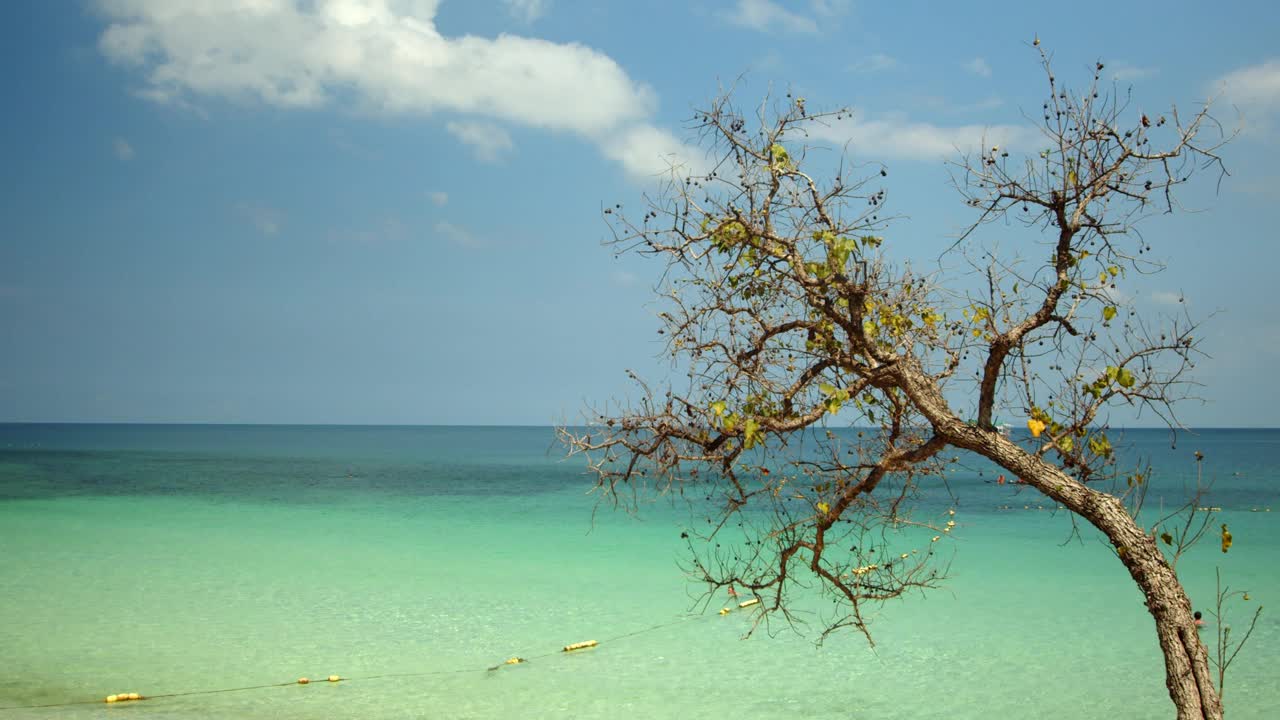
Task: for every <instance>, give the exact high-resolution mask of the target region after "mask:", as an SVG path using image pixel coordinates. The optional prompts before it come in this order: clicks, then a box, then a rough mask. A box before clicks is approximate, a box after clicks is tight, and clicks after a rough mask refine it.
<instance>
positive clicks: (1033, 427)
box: [1027, 418, 1045, 437]
mask: <svg viewBox="0 0 1280 720" xmlns="http://www.w3.org/2000/svg"><path fill="white" fill-rule="evenodd" d="M1044 427H1045V426H1044V423H1043V422H1041V421H1039V420H1036V419H1035V418H1031V419H1030V420H1028V421H1027V429H1028V430H1030V431H1031V435H1032V437H1040V433H1042V432H1044Z"/></svg>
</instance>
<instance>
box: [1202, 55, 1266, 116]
mask: <svg viewBox="0 0 1280 720" xmlns="http://www.w3.org/2000/svg"><path fill="white" fill-rule="evenodd" d="M1212 92H1213V93H1214V94H1215V95H1216V94H1221V95H1222V97H1223V99H1224V100H1225V101H1226V102H1227V103H1230V104H1231V105H1234V106H1236V107H1237V108H1239V110H1240V112H1241V114H1243V116H1244V123H1245V129H1246V130H1265V129H1266V128H1268V127H1269V126H1270V124H1271V121H1272V119H1273V118H1272V116H1273V115H1275V114H1277V113H1280V59H1272V60H1268V61H1267V62H1264V63H1262V64H1260V65H1251V66H1249V67H1243V68H1240V69H1238V70H1233V71H1231V72H1229V73H1227V74H1226V75H1223V76H1222V77H1220V78H1218V80H1217V81H1216V82H1215V83H1214V87H1213V89H1212Z"/></svg>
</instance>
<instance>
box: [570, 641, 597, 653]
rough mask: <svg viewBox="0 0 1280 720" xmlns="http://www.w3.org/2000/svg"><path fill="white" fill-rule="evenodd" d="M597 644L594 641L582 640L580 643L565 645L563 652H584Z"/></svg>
mask: <svg viewBox="0 0 1280 720" xmlns="http://www.w3.org/2000/svg"><path fill="white" fill-rule="evenodd" d="M599 644H600V643H598V642H596V641H595V640H583V641H582V642H576V643H574V644H572V645H565V646H564V652H573V651H574V650H585V649H587V648H593V647H595V646H596V645H599Z"/></svg>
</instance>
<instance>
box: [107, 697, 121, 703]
mask: <svg viewBox="0 0 1280 720" xmlns="http://www.w3.org/2000/svg"><path fill="white" fill-rule="evenodd" d="M119 699H120V696H119V695H108V696H107V702H109V703H113V702H115V701H117V700H119Z"/></svg>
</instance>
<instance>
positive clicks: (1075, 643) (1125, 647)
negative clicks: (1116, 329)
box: [0, 425, 1280, 719]
mask: <svg viewBox="0 0 1280 720" xmlns="http://www.w3.org/2000/svg"><path fill="white" fill-rule="evenodd" d="M1128 440H1129V442H1131V443H1132V444H1133V445H1134V447H1133V449H1132V450H1131V451H1130V452H1131V453H1132V454H1133V455H1135V456H1136V455H1139V454H1140V455H1143V456H1147V457H1150V458H1151V460H1152V462H1153V463H1154V464H1155V465H1156V468H1157V482H1158V483H1159V485H1158V487H1157V492H1156V495H1160V494H1161V493H1164V494H1166V495H1167V496H1168V497H1169V502H1173V501H1174V499H1175V498H1176V497H1180V489H1181V487H1182V484H1183V483H1184V482H1186V481H1188V480H1189V479H1191V478H1193V477H1194V475H1193V473H1194V469H1195V463H1194V460H1193V459H1192V457H1191V454H1192V452H1193V451H1194V450H1200V451H1202V452H1204V453H1205V455H1206V461H1205V465H1206V470H1207V474H1208V475H1209V476H1211V477H1214V478H1216V479H1217V484H1216V487H1215V495H1214V498H1213V504H1214V505H1218V506H1222V507H1223V511H1222V513H1221V514H1220V515H1221V520H1220V521H1221V522H1227V523H1230V525H1231V528H1232V532H1233V534H1234V535H1235V538H1236V543H1235V546H1234V547H1233V548H1232V551H1231V553H1230V554H1228V555H1223V554H1222V553H1220V552H1219V551H1218V549H1217V547H1216V543H1215V542H1214V541H1213V540H1214V539H1213V538H1210V539H1209V540H1208V541H1206V542H1204V543H1203V544H1202V545H1200V546H1198V547H1197V548H1196V549H1194V550H1193V551H1192V553H1191V554H1190V555H1189V556H1188V557H1186V558H1184V559H1183V560H1182V563H1181V565H1180V571H1181V574H1182V576H1183V578H1184V582H1185V583H1186V584H1187V585H1188V588H1189V590H1190V592H1191V593H1192V596H1193V597H1194V598H1196V600H1197V602H1199V603H1200V604H1201V605H1204V604H1206V603H1207V602H1209V601H1210V600H1211V599H1212V596H1213V583H1214V576H1213V574H1214V568H1215V567H1220V568H1221V569H1222V571H1223V573H1224V578H1226V579H1227V581H1228V582H1229V583H1230V584H1231V585H1232V586H1233V587H1238V588H1241V589H1245V588H1247V589H1249V590H1250V592H1251V597H1252V600H1251V601H1250V602H1249V603H1244V602H1243V601H1237V602H1236V604H1235V605H1234V606H1233V608H1232V612H1233V616H1234V617H1236V618H1239V619H1243V618H1244V617H1245V616H1246V614H1247V613H1251V612H1252V607H1254V605H1255V604H1257V603H1262V604H1265V605H1271V606H1274V607H1277V608H1280V605H1277V604H1276V602H1277V600H1280V572H1277V570H1276V565H1275V560H1274V554H1275V552H1274V549H1275V548H1276V547H1278V546H1280V482H1278V481H1280V453H1277V452H1276V451H1277V450H1280V431H1255V430H1231V431H1225V430H1221V431H1208V432H1203V433H1200V434H1197V435H1192V436H1187V435H1183V436H1180V438H1179V442H1178V448H1177V449H1176V450H1173V449H1170V447H1169V442H1168V435H1167V433H1158V432H1154V431H1136V432H1131V433H1130V434H1129V436H1128ZM980 471H981V468H978V467H970V468H969V469H968V470H962V471H960V472H958V473H956V474H955V476H953V477H952V478H951V479H950V480H951V485H952V487H953V489H954V490H955V493H956V496H957V497H956V500H955V502H956V504H957V508H958V514H957V516H956V519H957V520H958V521H959V526H958V528H957V531H956V533H955V536H956V537H955V539H954V541H952V542H951V543H950V547H949V548H948V549H947V552H952V551H954V553H955V555H954V560H953V562H952V566H951V579H950V580H949V581H948V582H947V584H946V587H945V588H944V589H942V590H940V591H934V592H932V593H930V594H928V595H927V596H923V597H912V598H909V599H906V600H904V601H900V602H895V603H891V604H889V605H886V606H884V607H883V608H882V609H880V610H877V611H876V612H875V613H874V614H875V621H874V624H873V632H874V633H875V638H876V641H877V646H876V648H875V649H874V650H873V649H871V648H869V647H868V646H867V643H866V641H865V640H864V639H863V638H862V637H861V636H860V635H854V634H851V633H850V634H844V635H837V636H835V637H833V638H831V639H828V641H827V642H826V643H825V644H824V645H822V646H821V647H817V646H816V645H815V642H814V641H815V640H816V638H817V631H818V630H819V629H820V627H819V626H818V625H817V624H815V625H814V626H813V627H811V628H809V630H808V631H807V634H798V633H796V632H794V631H793V630H791V629H790V628H788V627H786V626H785V625H779V624H774V625H773V626H771V627H770V628H769V630H770V631H771V632H764V631H761V632H758V633H756V634H755V635H753V636H752V637H751V638H749V639H745V640H744V639H743V634H744V633H745V631H746V630H747V629H748V627H749V622H750V619H749V616H748V615H746V614H731V615H729V616H726V617H721V616H719V615H718V614H717V613H716V612H715V611H716V610H718V609H719V607H720V606H721V604H723V603H724V602H725V601H726V599H725V598H723V597H718V598H715V599H714V601H713V603H712V604H711V605H710V606H709V607H708V606H707V605H705V604H700V603H699V602H698V598H699V595H700V593H701V592H702V589H701V587H700V586H698V585H695V584H692V583H689V582H687V581H686V578H685V577H684V575H683V574H682V572H681V570H680V564H681V561H682V560H683V558H684V553H685V552H686V551H685V549H684V545H683V543H682V541H681V540H680V539H679V533H680V531H681V530H682V529H683V528H684V527H685V526H686V525H687V524H688V523H689V522H690V521H691V518H690V514H691V511H690V509H689V508H688V507H687V506H685V505H681V504H675V505H672V504H669V503H662V502H659V503H656V504H652V505H648V506H645V507H643V508H642V509H641V511H640V512H639V514H638V515H637V516H630V515H627V514H625V513H615V512H611V511H603V510H602V511H600V512H598V513H595V515H594V520H593V512H592V511H593V509H594V499H593V497H592V496H590V495H588V494H586V490H587V489H588V487H589V483H588V478H586V477H585V476H584V475H583V473H582V467H581V466H580V465H579V464H577V463H576V462H574V461H567V462H566V461H562V460H560V453H559V450H558V449H557V448H556V447H555V446H554V445H553V435H552V432H551V430H550V429H547V428H443V427H442V428H405V427H374V428H370V427H238V426H43V425H0V586H2V590H0V653H2V656H3V658H4V663H3V667H4V672H3V673H0V707H8V706H15V705H33V704H43V703H60V702H66V701H72V700H92V699H99V698H102V697H103V696H105V695H107V694H110V693H114V692H121V691H124V692H128V691H135V692H141V693H143V694H146V695H160V694H167V693H177V692H184V691H188V690H211V689H217V688H229V687H238V686H250V685H262V684H270V683H278V682H288V681H290V680H292V679H294V678H297V677H299V676H303V675H305V676H309V677H311V678H323V677H325V676H327V675H329V674H331V673H336V674H340V675H342V676H347V677H351V678H353V680H351V681H350V682H345V683H340V684H337V685H330V684H327V683H323V682H321V683H318V684H317V683H313V684H311V685H309V686H306V687H301V686H296V685H295V686H289V687H279V688H267V689H258V690H249V691H245V692H236V693H221V694H209V695H193V696H185V697H174V698H161V699H155V700H149V701H147V702H144V703H138V704H136V705H132V706H124V707H113V708H111V711H112V712H121V711H122V712H129V713H140V714H144V715H148V716H153V717H164V718H170V717H172V718H189V717H191V718H194V717H200V718H210V717H212V718H242V717H279V718H314V717H361V718H402V717H450V718H499V717H502V718H510V717H542V716H550V715H559V716H564V717H574V718H597V717H598V718H605V717H609V718H616V717H645V718H658V719H663V718H690V717H708V716H713V715H715V716H749V717H752V718H757V719H759V718H919V717H941V716H947V717H952V718H970V717H972V718H979V717H980V718H993V717H1045V718H1093V717H1100V716H1108V717H1116V716H1118V717H1126V718H1162V717H1169V716H1171V705H1170V704H1169V702H1168V700H1167V698H1166V694H1165V689H1164V685H1163V665H1162V662H1161V658H1160V654H1159V650H1158V647H1157V646H1156V642H1155V636H1154V632H1153V631H1152V625H1151V621H1150V619H1149V616H1148V615H1147V614H1146V612H1145V610H1144V609H1143V607H1142V604H1141V597H1140V596H1139V594H1138V591H1137V590H1136V589H1135V588H1134V587H1133V585H1132V583H1131V581H1130V580H1129V578H1128V576H1127V574H1126V573H1125V572H1124V570H1123V568H1122V567H1121V566H1120V565H1119V564H1118V563H1117V562H1116V561H1115V560H1114V558H1112V557H1110V556H1109V553H1108V551H1107V550H1106V548H1104V547H1103V546H1102V545H1101V544H1100V543H1098V542H1097V541H1096V539H1095V538H1094V537H1093V536H1092V535H1091V534H1089V533H1085V534H1084V540H1083V542H1074V541H1073V542H1065V541H1066V540H1067V536H1068V531H1069V529H1070V525H1069V523H1068V521H1067V520H1066V519H1065V518H1064V517H1062V516H1059V515H1055V514H1054V513H1052V512H1050V511H1049V510H1037V509H1035V508H1036V502H1035V501H1034V498H1033V496H1031V495H1030V494H1022V495H1015V493H1016V492H1017V491H1016V490H1015V489H1013V488H1010V487H1007V486H1005V487H1000V486H996V485H993V484H991V483H989V482H987V481H988V480H990V473H989V472H985V473H983V474H982V475H979V474H978V473H979V472H980ZM1157 499H1158V498H1157ZM933 502H935V503H936V504H938V507H942V506H943V503H944V502H945V503H947V504H949V503H950V502H951V501H949V500H946V499H944V498H941V497H938V498H935V499H934V500H933ZM1006 504H1007V505H1012V506H1014V507H1017V508H1018V510H1015V511H1002V510H997V509H996V508H997V507H998V506H1000V505H1006ZM1024 504H1029V505H1030V507H1031V509H1030V510H1022V509H1021V508H1022V506H1023V505H1024ZM1268 507H1270V508H1272V509H1273V510H1274V512H1267V511H1266V508H1268ZM1255 509H1256V511H1255ZM1215 521H1217V519H1215ZM668 623H674V624H669V625H667V626H666V627H661V628H659V629H657V630H653V631H651V632H643V633H640V634H636V635H632V636H630V637H622V638H619V639H616V640H610V638H616V637H617V636H621V635H625V634H628V633H632V632H635V631H640V630H645V629H646V628H650V627H653V626H656V625H663V624H668ZM587 639H598V640H601V641H602V644H601V645H600V646H599V647H598V648H595V649H593V650H588V651H584V652H581V653H576V654H571V655H565V654H557V653H555V651H556V650H557V649H558V648H559V647H560V646H562V645H564V644H567V643H570V642H576V641H579V640H587ZM544 654H549V656H547V657H536V658H535V659H533V661H532V662H530V663H528V664H525V665H520V666H514V667H504V668H502V669H501V670H499V671H497V672H485V671H484V670H485V668H487V667H489V666H492V665H495V664H497V663H499V662H501V661H502V660H503V659H505V658H507V657H510V656H512V655H521V656H524V657H535V656H539V655H544ZM1277 661H1280V614H1277V613H1276V612H1271V611H1269V612H1267V613H1265V614H1264V615H1263V618H1262V620H1261V622H1260V624H1259V626H1258V629H1257V631H1256V632H1255V634H1254V638H1253V640H1251V641H1250V643H1249V645H1247V646H1246V647H1245V649H1244V650H1243V651H1242V653H1241V654H1240V656H1239V658H1238V659H1237V661H1236V664H1235V665H1233V666H1232V670H1231V674H1230V675H1229V676H1228V682H1227V692H1226V699H1227V702H1228V712H1229V714H1230V715H1231V716H1232V717H1238V718H1263V717H1273V716H1274V709H1275V707H1276V706H1277V704H1280V689H1277V687H1276V684H1275V675H1276V671H1275V667H1276V665H1277ZM454 671H459V672H454ZM396 673H412V674H414V675H411V676H406V677H382V678H371V677H370V676H374V675H387V674H396ZM418 673H439V674H430V675H424V674H418ZM105 711H106V710H105V708H104V706H102V705H101V704H92V705H80V706H71V707H60V708H49V709H23V710H8V711H3V712H0V718H8V717H33V718H45V717H59V718H63V717H69V718H79V717H99V716H100V715H101V713H103V712H105Z"/></svg>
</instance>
